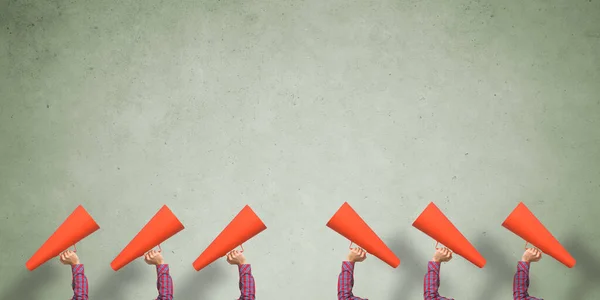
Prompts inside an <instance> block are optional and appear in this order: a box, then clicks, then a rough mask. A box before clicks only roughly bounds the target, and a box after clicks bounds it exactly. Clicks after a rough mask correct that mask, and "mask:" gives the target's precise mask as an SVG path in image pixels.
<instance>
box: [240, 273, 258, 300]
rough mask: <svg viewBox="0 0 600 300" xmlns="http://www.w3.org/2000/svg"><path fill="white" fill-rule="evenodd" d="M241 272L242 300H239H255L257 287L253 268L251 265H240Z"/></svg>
mask: <svg viewBox="0 0 600 300" xmlns="http://www.w3.org/2000/svg"><path fill="white" fill-rule="evenodd" d="M238 270H239V272H240V293H241V295H240V298H239V299H238V300H255V299H256V285H255V283H254V276H252V267H251V266H250V265H249V264H245V265H239V266H238Z"/></svg>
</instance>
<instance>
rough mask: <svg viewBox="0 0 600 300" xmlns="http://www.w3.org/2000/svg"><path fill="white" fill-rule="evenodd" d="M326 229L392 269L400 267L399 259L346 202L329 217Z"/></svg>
mask: <svg viewBox="0 0 600 300" xmlns="http://www.w3.org/2000/svg"><path fill="white" fill-rule="evenodd" d="M327 227H329V228H331V229H333V230H334V231H335V232H337V233H339V234H340V235H342V236H343V237H345V238H347V239H348V240H350V241H351V242H353V243H354V244H356V245H358V246H359V247H361V248H363V249H365V250H366V251H367V252H368V253H370V254H372V255H373V256H375V257H377V258H379V259H381V260H382V261H383V262H385V263H386V264H388V265H390V266H391V267H392V268H397V267H398V266H399V265H400V259H399V258H398V257H397V256H396V254H394V252H392V250H390V248H389V247H388V246H387V245H386V244H385V243H384V242H383V241H382V240H381V239H380V238H379V236H377V234H376V233H375V232H374V231H373V230H372V229H371V227H369V225H367V223H366V222H365V221H364V220H363V219H362V218H361V217H360V216H359V215H358V213H356V211H355V210H354V209H353V208H352V207H351V206H350V204H348V202H344V204H342V206H341V207H340V208H339V209H338V211H337V212H336V213H335V214H334V215H333V217H331V219H330V220H329V222H327Z"/></svg>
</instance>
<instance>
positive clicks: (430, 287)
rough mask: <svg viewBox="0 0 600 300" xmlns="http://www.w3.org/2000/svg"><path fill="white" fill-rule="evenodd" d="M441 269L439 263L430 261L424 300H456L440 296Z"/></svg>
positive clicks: (424, 288)
mask: <svg viewBox="0 0 600 300" xmlns="http://www.w3.org/2000/svg"><path fill="white" fill-rule="evenodd" d="M440 267H441V264H440V263H439V262H434V261H430V262H429V263H428V264H427V273H426V274H425V280H424V284H423V299H425V300H454V299H452V298H445V297H442V296H440V294H439V293H438V289H439V288H440Z"/></svg>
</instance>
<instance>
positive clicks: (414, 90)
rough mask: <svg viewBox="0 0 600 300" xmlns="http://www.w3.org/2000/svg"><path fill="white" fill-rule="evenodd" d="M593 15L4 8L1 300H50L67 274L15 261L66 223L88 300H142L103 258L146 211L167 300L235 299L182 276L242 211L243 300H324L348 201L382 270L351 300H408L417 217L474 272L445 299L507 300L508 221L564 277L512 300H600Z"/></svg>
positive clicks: (231, 289) (231, 288)
mask: <svg viewBox="0 0 600 300" xmlns="http://www.w3.org/2000/svg"><path fill="white" fill-rule="evenodd" d="M599 16H600V1H598V0H577V1H566V0H564V1H555V0H550V1H538V0H533V1H512V0H510V1H509V0H507V1H495V2H494V1H464V0H456V1H414V0H409V1H386V0H383V1H337V0H336V1H317V0H306V1H225V0H221V1H214V0H210V1H157V0H148V1H127V0H125V1H112V0H109V1H91V0H72V1H62V0H59V1H47V0H37V1H24V0H21V1H17V0H13V1H6V0H4V1H2V2H1V4H0V25H1V27H0V54H1V56H0V76H1V77H0V97H1V98H0V99H1V102H0V138H1V140H0V157H1V159H0V174H1V180H0V191H1V194H0V195H1V196H0V199H1V209H0V239H1V248H2V249H1V251H0V299H2V300H5V299H6V300H8V299H11V300H12V299H67V298H69V297H71V295H72V291H71V287H70V280H71V273H70V270H69V268H68V267H65V266H62V265H60V263H59V262H58V260H57V259H55V260H52V261H50V262H48V263H47V264H45V265H44V266H42V267H40V268H39V269H37V270H35V271H34V272H29V271H27V270H26V268H25V262H26V261H27V259H28V258H29V257H30V256H31V255H32V254H33V253H34V252H35V251H36V250H37V248H38V247H39V246H40V245H41V244H42V243H43V242H44V241H45V240H46V239H47V238H48V237H49V236H50V234H51V233H52V232H53V231H54V230H55V229H56V227H58V225H59V224H60V223H61V222H62V221H63V220H64V219H65V218H66V216H68V214H70V213H71V212H72V211H73V209H75V207H76V206H77V205H78V204H82V205H83V206H84V207H85V208H86V209H87V210H88V211H89V212H90V214H92V216H93V217H94V218H95V219H96V221H97V222H98V223H99V224H100V226H101V229H100V230H99V231H97V232H96V233H94V234H93V235H92V236H90V237H88V238H87V239H85V240H84V241H83V242H81V243H80V244H78V250H79V254H80V256H81V259H82V261H83V262H84V263H85V267H86V272H87V276H88V279H89V281H90V296H91V299H110V300H119V299H126V300H128V299H133V300H137V299H151V298H152V297H156V294H157V292H156V271H155V270H154V268H152V267H150V266H147V265H145V263H144V262H143V261H142V260H141V259H140V260H136V261H134V262H132V263H131V264H130V265H128V266H127V267H126V268H124V269H122V270H120V271H119V272H114V271H112V270H111V269H110V266H109V264H110V262H111V260H112V259H113V258H114V257H115V256H116V255H117V254H118V253H119V252H120V251H121V249H122V248H123V247H124V246H125V245H126V244H127V243H128V242H129V241H130V240H131V239H132V238H133V236H134V235H135V234H136V233H137V232H138V231H139V230H140V229H141V228H142V227H143V226H144V224H146V222H148V220H149V219H150V218H151V217H152V216H153V215H154V213H156V212H157V211H158V209H159V208H160V207H161V206H162V205H163V204H167V205H168V206H169V207H170V208H171V209H172V210H173V212H174V213H175V214H176V215H177V216H178V217H179V218H180V220H181V221H182V222H183V224H184V225H185V226H186V228H185V230H184V231H182V232H181V233H179V234H178V235H176V236H174V237H173V238H172V239H170V240H168V241H167V242H165V243H164V244H163V245H162V246H163V250H164V253H165V258H166V260H167V262H168V263H169V264H170V265H171V272H172V275H173V279H174V282H175V298H176V299H185V300H187V299H189V300H192V299H208V300H219V299H234V298H236V297H237V296H239V291H238V287H237V285H238V283H237V280H238V274H237V270H236V268H235V267H232V266H229V265H227V263H226V262H225V261H224V260H221V261H218V262H215V263H214V264H213V265H211V266H210V267H208V268H206V269H205V270H202V271H201V272H195V271H194V270H193V268H192V266H191V264H192V262H193V261H194V259H196V257H197V256H198V255H199V254H200V252H201V251H202V250H203V249H204V248H205V247H206V246H207V245H208V244H209V243H210V242H211V241H212V240H213V239H214V238H215V237H216V236H217V234H218V233H219V232H220V231H221V230H222V229H223V228H224V227H225V225H226V224H227V223H228V222H229V221H230V220H231V219H232V218H233V217H234V216H235V214H237V213H238V212H239V211H240V210H241V209H242V207H243V206H244V205H245V204H249V205H250V206H251V207H252V208H253V209H254V210H255V211H256V213H257V214H258V215H259V216H260V217H261V218H262V219H263V221H264V222H265V223H266V225H267V226H268V229H267V230H266V231H264V232H263V233H261V234H260V235H259V236H257V237H256V238H254V239H252V240H251V241H250V242H248V243H247V244H245V245H244V246H245V249H246V255H247V257H248V259H249V261H250V262H251V263H252V266H253V270H254V275H255V278H256V281H257V296H258V299H260V300H275V299H286V300H300V299H317V300H320V299H323V300H327V299H335V297H336V281H337V276H338V273H339V271H340V268H341V261H342V259H344V257H345V256H346V253H347V247H348V241H347V240H345V239H344V238H343V237H341V236H339V235H338V234H337V233H335V232H333V231H332V230H330V229H329V228H327V227H326V226H325V223H326V222H327V220H328V219H329V218H330V217H331V216H332V215H333V214H334V212H335V211H336V210H337V209H338V208H339V206H340V205H341V204H342V203H343V202H344V201H348V202H349V203H350V204H351V205H352V206H353V207H354V208H355V209H356V210H357V211H358V212H359V213H360V215H361V216H362V217H363V218H364V219H365V220H366V221H367V222H368V224H369V225H370V226H371V227H372V228H373V229H374V230H375V231H376V232H377V233H378V234H379V235H380V237H381V238H382V239H383V240H384V241H385V242H386V243H387V244H388V245H389V246H390V248H392V250H393V251H394V252H395V253H397V255H398V257H399V258H400V259H401V260H402V263H401V265H400V266H399V267H398V268H397V269H392V268H391V267H389V266H387V265H385V264H384V263H383V262H381V261H379V260H377V259H376V258H373V257H370V258H369V259H367V261H366V262H364V263H362V264H359V265H357V268H356V286H355V290H354V291H355V294H356V295H358V296H362V297H368V298H369V299H377V300H382V299H385V300H397V299H415V300H417V299H422V286H423V275H424V274H425V270H426V265H427V261H428V260H429V259H430V258H431V256H432V255H433V251H434V245H435V242H434V241H433V240H431V239H430V238H429V237H427V236H426V235H424V234H423V233H421V232H419V231H418V230H416V229H415V228H413V227H411V224H412V221H413V220H414V219H415V218H416V217H417V216H418V214H419V213H420V212H421V211H422V210H423V209H424V208H425V206H426V205H427V204H428V203H429V202H430V201H434V202H435V203H437V205H438V206H439V207H440V208H441V209H442V211H443V212H444V213H445V214H446V215H447V216H448V217H449V218H450V219H451V220H452V221H453V222H454V224H455V225H456V226H457V227H458V228H459V229H460V230H461V231H462V233H463V234H464V235H465V236H466V237H467V238H469V240H470V241H471V242H472V243H473V245H474V246H475V247H477V248H478V249H479V250H480V251H481V253H482V254H483V255H484V256H485V257H486V258H487V260H488V264H487V265H486V266H485V268H483V269H479V268H477V267H475V266H473V265H471V264H470V263H468V262H467V261H466V260H464V259H462V258H460V257H456V258H455V259H454V260H453V261H452V262H450V263H448V264H445V265H444V266H443V267H442V271H441V272H442V273H441V276H442V277H441V280H442V287H441V290H440V291H441V293H442V295H445V296H449V297H454V298H456V299H459V300H470V299H474V300H475V299H494V300H496V299H497V300H504V299H511V292H512V290H511V288H512V278H513V275H514V271H515V269H516V264H517V260H518V259H519V258H520V257H521V254H522V251H523V246H524V242H523V241H522V240H521V239H520V238H519V237H517V236H515V235H514V234H512V233H511V232H509V231H508V230H506V229H504V228H503V227H501V225H500V224H501V223H502V221H503V220H504V218H505V217H506V216H507V215H508V214H509V213H510V212H511V210H512V209H513V208H514V207H515V206H516V205H517V203H518V202H519V201H523V202H525V203H526V204H527V205H528V206H529V208H530V209H531V210H532V211H533V212H534V213H535V214H536V215H537V216H538V218H539V219H540V220H541V221H542V222H544V224H545V225H546V227H547V228H548V229H549V230H551V232H552V233H553V234H554V235H555V237H556V238H557V239H559V240H560V241H561V242H562V243H563V245H564V246H565V247H566V248H567V249H568V250H569V251H570V252H571V253H572V255H573V256H574V257H575V258H576V259H577V260H578V263H577V265H576V266H575V267H574V268H573V269H568V268H567V267H565V266H563V265H561V264H560V263H558V262H557V261H555V260H553V259H551V258H548V257H546V258H545V259H543V260H542V261H541V262H539V263H537V264H534V265H533V266H532V276H531V282H532V283H531V284H532V285H531V290H530V291H531V294H532V295H535V296H538V297H543V298H545V299H590V300H595V299H600V287H599V286H598V282H600V275H599V274H600V273H599V272H598V270H600V255H598V251H599V250H600V233H599V231H598V224H599V223H598V211H599V208H600V205H599V204H598V198H599V195H600V168H599V167H600V129H599V128H600V96H599V95H600V17H599Z"/></svg>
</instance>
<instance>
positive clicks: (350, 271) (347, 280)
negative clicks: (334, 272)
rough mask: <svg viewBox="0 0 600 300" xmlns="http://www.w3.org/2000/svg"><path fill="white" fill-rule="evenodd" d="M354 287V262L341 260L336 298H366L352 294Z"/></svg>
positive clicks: (345, 299)
mask: <svg viewBox="0 0 600 300" xmlns="http://www.w3.org/2000/svg"><path fill="white" fill-rule="evenodd" d="M353 287H354V263H353V262H349V261H344V262H342V272H341V273H340V275H339V276H338V287H337V290H338V293H337V297H338V300H368V299H362V298H359V297H356V296H354V295H353V294H352V288H353Z"/></svg>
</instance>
